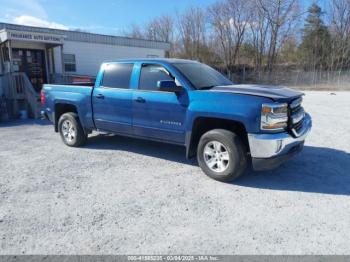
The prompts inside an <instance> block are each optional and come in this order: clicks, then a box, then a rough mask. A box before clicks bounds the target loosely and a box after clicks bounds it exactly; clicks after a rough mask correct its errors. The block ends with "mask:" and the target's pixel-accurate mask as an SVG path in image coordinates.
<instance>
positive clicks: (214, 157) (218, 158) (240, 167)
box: [197, 129, 247, 182]
mask: <svg viewBox="0 0 350 262" xmlns="http://www.w3.org/2000/svg"><path fill="white" fill-rule="evenodd" d="M197 160H198V164H199V166H200V167H201V169H202V170H203V172H204V173H205V174H206V175H207V176H209V177H211V178H213V179H215V180H218V181H222V182H229V181H233V180H235V179H237V178H238V177H240V176H241V175H242V174H243V173H244V171H245V170H246V167H247V154H246V149H245V146H244V144H243V142H242V141H241V139H240V138H239V137H238V136H237V135H236V134H235V133H233V132H231V131H228V130H225V129H214V130H211V131H208V132H207V133H205V134H203V135H202V137H201V138H200V141H199V144H198V148H197Z"/></svg>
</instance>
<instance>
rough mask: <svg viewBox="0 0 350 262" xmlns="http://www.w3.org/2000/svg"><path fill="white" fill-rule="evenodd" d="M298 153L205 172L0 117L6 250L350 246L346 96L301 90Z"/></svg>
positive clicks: (140, 144) (146, 151)
mask: <svg viewBox="0 0 350 262" xmlns="http://www.w3.org/2000/svg"><path fill="white" fill-rule="evenodd" d="M305 108H306V110H307V111H308V112H310V113H311V115H312V116H313V121H314V128H313V131H312V133H311V135H310V137H309V139H308V140H307V142H306V147H305V148H304V151H303V152H302V153H301V154H300V155H298V156H296V157H295V158H293V159H292V160H290V161H289V162H288V163H286V164H285V165H284V166H282V167H280V168H279V169H277V170H275V171H270V172H260V173H254V172H248V173H247V174H246V175H245V176H244V177H242V178H241V179H239V180H238V181H236V182H234V183H231V184H224V183H220V182H216V181H214V180H211V179H210V178H208V177H207V176H205V175H204V174H203V173H202V172H201V170H200V169H199V167H197V165H196V162H195V161H187V160H186V159H185V156H184V155H185V150H184V148H181V147H176V146H171V145H163V144H159V143H154V142H147V141H141V140H135V139H128V138H122V137H117V136H113V137H112V136H96V135H95V136H93V137H92V138H90V139H89V143H88V144H87V145H86V146H85V147H83V148H69V147H67V146H65V145H64V144H63V143H62V142H61V140H60V137H59V135H58V134H56V133H54V132H53V127H52V126H51V125H49V124H48V123H47V122H43V121H25V122H11V123H7V124H1V125H0V253H1V254H19V253H23V254H169V253H170V254H174V253H177V254H179V253H180V254H350V218H349V217H350V197H349V196H350V171H349V170H350V122H349V119H350V92H336V93H335V95H330V93H329V92H307V96H306V98H305Z"/></svg>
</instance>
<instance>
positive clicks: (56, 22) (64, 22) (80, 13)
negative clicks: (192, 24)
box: [0, 0, 326, 35]
mask: <svg viewBox="0 0 350 262" xmlns="http://www.w3.org/2000/svg"><path fill="white" fill-rule="evenodd" d="M301 1H302V3H303V5H305V6H308V5H309V4H310V3H311V2H313V0H301ZM213 2H215V0H100V1H96V0H70V1H69V0H0V22H7V23H15V24H24V25H32V26H41V27H51V28H59V29H77V28H79V29H82V30H86V31H89V32H94V33H101V34H112V35H120V34H123V33H124V32H125V31H127V30H128V29H129V28H130V25H131V24H139V25H142V24H143V23H147V21H149V20H150V19H152V18H154V17H156V16H158V15H161V14H172V13H176V12H177V11H179V12H181V11H182V10H184V9H186V8H187V7H190V6H200V7H203V6H208V5H210V4H211V3H213ZM317 2H319V3H320V4H321V5H323V4H324V2H326V0H318V1H317Z"/></svg>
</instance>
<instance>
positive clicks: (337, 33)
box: [330, 0, 350, 71]
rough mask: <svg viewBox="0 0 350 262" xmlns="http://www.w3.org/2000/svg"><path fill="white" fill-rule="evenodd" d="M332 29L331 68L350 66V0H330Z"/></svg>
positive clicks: (337, 69)
mask: <svg viewBox="0 0 350 262" xmlns="http://www.w3.org/2000/svg"><path fill="white" fill-rule="evenodd" d="M330 16H331V17H330V18H331V24H330V31H331V34H332V36H333V41H332V54H331V61H330V70H332V71H333V70H336V71H340V70H341V69H343V68H348V67H350V0H331V1H330Z"/></svg>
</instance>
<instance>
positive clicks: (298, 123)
mask: <svg viewBox="0 0 350 262" xmlns="http://www.w3.org/2000/svg"><path fill="white" fill-rule="evenodd" d="M301 103H302V98H301V97H300V98H297V99H295V100H293V101H292V102H291V103H290V104H289V125H288V126H289V130H290V131H291V132H292V134H293V135H294V136H298V134H299V133H300V131H301V130H302V128H303V122H304V116H305V111H304V108H303V107H302V106H301Z"/></svg>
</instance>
